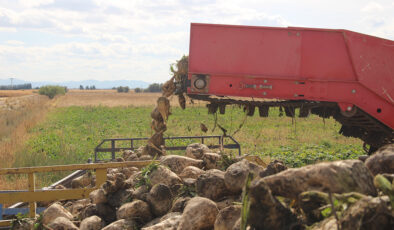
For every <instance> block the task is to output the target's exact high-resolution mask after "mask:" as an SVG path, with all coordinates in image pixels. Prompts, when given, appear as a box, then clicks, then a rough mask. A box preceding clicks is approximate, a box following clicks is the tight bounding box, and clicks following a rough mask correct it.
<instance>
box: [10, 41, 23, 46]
mask: <svg viewBox="0 0 394 230" xmlns="http://www.w3.org/2000/svg"><path fill="white" fill-rule="evenodd" d="M5 43H6V44H7V45H11V46H23V45H24V44H25V43H24V42H22V41H17V40H8V41H5Z"/></svg>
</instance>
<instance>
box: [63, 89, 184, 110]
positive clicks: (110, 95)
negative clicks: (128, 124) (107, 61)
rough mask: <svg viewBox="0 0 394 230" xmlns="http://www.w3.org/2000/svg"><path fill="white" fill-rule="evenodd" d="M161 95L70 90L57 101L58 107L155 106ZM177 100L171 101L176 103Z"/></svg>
mask: <svg viewBox="0 0 394 230" xmlns="http://www.w3.org/2000/svg"><path fill="white" fill-rule="evenodd" d="M159 96H160V93H134V92H133V91H130V92H128V93H118V92H116V90H110V89H109V90H76V89H74V90H69V92H68V93H67V94H66V95H65V96H63V97H59V98H58V100H56V106H57V107H68V106H108V107H116V106H130V105H132V106H153V105H155V104H156V100H157V98H158V97H159ZM175 101H176V98H175V97H174V100H173V101H171V102H172V103H173V104H177V103H175Z"/></svg>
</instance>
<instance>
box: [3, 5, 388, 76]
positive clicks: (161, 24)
mask: <svg viewBox="0 0 394 230" xmlns="http://www.w3.org/2000/svg"><path fill="white" fill-rule="evenodd" d="M191 22H203V23H221V24H238V25H259V26H281V27H286V26H301V27H319V28H334V29H335V28H340V29H349V30H354V31H357V32H361V33H366V34H371V35H375V36H379V37H383V38H387V39H391V40H393V39H394V2H393V1H392V0H376V1H369V0H346V1H343V0H342V1H337V0H330V1H319V0H297V1H296V0H244V1H233V0H217V1H209V0H200V1H198V0H184V1H181V0H161V1H148V0H145V1H144V0H137V1H136V0H122V1H121V0H0V79H4V78H9V77H15V78H19V79H23V80H27V81H59V82H60V81H65V80H86V79H96V80H111V79H127V80H143V81H148V82H164V81H165V80H167V79H168V78H169V77H170V73H169V65H170V63H173V62H175V60H177V59H179V58H180V57H181V56H182V55H183V54H187V53H188V45H189V27H190V23H191Z"/></svg>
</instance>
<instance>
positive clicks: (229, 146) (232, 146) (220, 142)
mask: <svg viewBox="0 0 394 230" xmlns="http://www.w3.org/2000/svg"><path fill="white" fill-rule="evenodd" d="M226 138H227V139H229V140H231V142H233V143H230V144H224V139H226ZM148 139H149V138H147V137H140V138H113V139H104V140H102V141H101V142H100V143H99V144H98V145H97V146H96V148H95V149H94V159H95V162H98V161H100V160H112V161H113V160H115V153H116V152H119V151H123V150H134V149H135V146H134V145H135V141H147V140H148ZM185 139H186V140H187V139H189V140H193V139H197V140H198V141H200V142H201V144H205V143H206V139H217V140H218V144H211V145H209V146H208V147H209V148H220V147H223V148H225V149H238V153H239V155H241V146H240V144H239V143H238V142H237V141H236V140H235V139H234V138H233V137H232V136H219V135H216V136H180V137H165V138H164V140H165V141H166V140H185ZM121 141H127V142H130V147H116V146H119V145H117V144H116V142H121ZM108 142H110V143H111V147H110V148H107V147H106V148H104V147H102V146H103V145H104V143H108ZM186 148H187V146H166V147H165V149H166V151H175V150H185V149H186ZM100 152H102V153H111V159H99V157H98V153H100Z"/></svg>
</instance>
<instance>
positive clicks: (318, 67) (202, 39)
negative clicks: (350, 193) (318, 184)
mask: <svg viewBox="0 0 394 230" xmlns="http://www.w3.org/2000/svg"><path fill="white" fill-rule="evenodd" d="M181 92H185V93H186V94H187V95H188V96H189V97H191V98H194V99H199V100H207V101H210V102H211V103H210V104H209V105H208V108H209V111H210V112H216V110H217V109H218V108H219V109H220V112H222V113H224V110H225V109H224V106H225V105H226V104H242V105H244V106H245V109H246V110H247V112H248V114H249V115H253V113H254V110H255V108H258V109H259V112H260V115H261V116H267V115H268V111H269V107H271V106H279V107H281V108H283V109H284V111H285V112H286V115H287V116H294V115H295V108H299V109H300V112H299V116H301V117H305V116H308V114H309V113H314V114H317V115H319V116H321V117H330V116H333V117H334V118H335V119H336V120H338V121H339V122H340V123H342V128H341V130H340V132H341V133H342V134H343V135H345V136H353V137H357V138H361V139H362V140H363V141H364V142H365V143H366V144H368V145H370V151H373V150H375V149H377V148H378V147H380V146H382V145H384V144H387V143H392V142H393V140H394V132H393V129H394V41H391V40H387V39H382V38H377V37H373V36H369V35H365V34H360V33H355V32H352V31H348V30H332V29H311V28H298V27H288V28H275V27H255V26H232V25H212V24H195V23H192V24H191V31H190V50H189V73H188V76H187V79H186V76H185V79H184V81H183V85H182V90H181ZM228 96H229V97H237V98H238V99H230V98H228ZM239 97H247V98H264V99H271V100H258V101H257V100H243V99H241V100H240V99H239ZM272 99H274V100H272Z"/></svg>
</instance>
